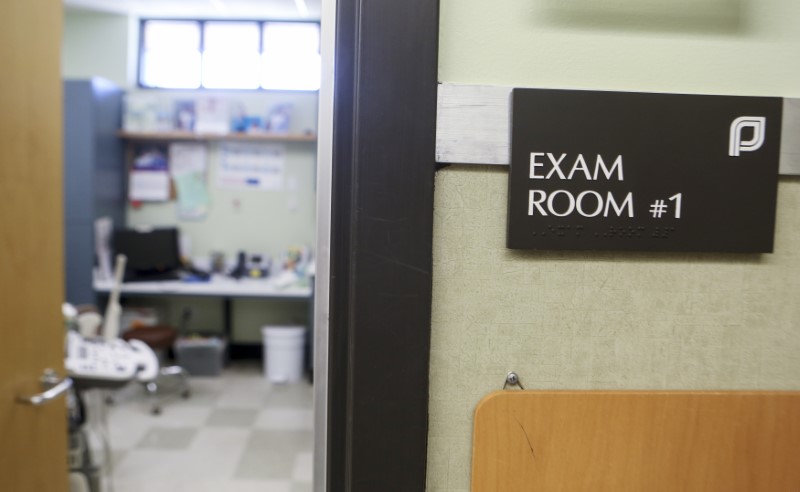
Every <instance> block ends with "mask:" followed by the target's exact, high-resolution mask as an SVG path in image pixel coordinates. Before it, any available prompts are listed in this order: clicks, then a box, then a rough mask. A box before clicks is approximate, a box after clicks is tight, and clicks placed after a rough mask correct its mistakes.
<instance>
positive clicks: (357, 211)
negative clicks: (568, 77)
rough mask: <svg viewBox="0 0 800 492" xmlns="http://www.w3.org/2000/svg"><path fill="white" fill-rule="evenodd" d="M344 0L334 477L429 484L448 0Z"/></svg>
mask: <svg viewBox="0 0 800 492" xmlns="http://www.w3.org/2000/svg"><path fill="white" fill-rule="evenodd" d="M336 10H337V11H336V52H335V60H336V75H335V88H334V91H335V92H334V99H333V145H332V189H331V202H332V203H331V223H330V227H331V231H330V284H329V324H328V326H329V338H328V349H329V350H328V398H327V405H328V416H327V441H328V442H327V449H326V453H327V463H326V483H327V491H329V492H345V491H346V492H378V491H379V492H392V491H400V492H416V491H424V490H425V468H426V462H427V441H428V372H429V358H430V331H431V327H430V322H431V290H432V284H431V269H432V265H431V263H432V260H431V255H432V249H431V248H432V245H431V243H432V227H433V186H434V173H435V162H434V161H435V140H436V91H437V71H438V37H439V2H438V0H403V1H396V0H371V1H365V0H337V7H336Z"/></svg>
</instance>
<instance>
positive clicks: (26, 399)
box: [17, 369, 72, 406]
mask: <svg viewBox="0 0 800 492" xmlns="http://www.w3.org/2000/svg"><path fill="white" fill-rule="evenodd" d="M41 382H42V387H44V388H47V390H45V391H43V392H42V393H39V394H38V395H32V396H17V403H24V404H26V405H34V406H39V405H44V404H45V403H47V402H49V401H53V400H55V399H56V398H58V397H59V396H61V395H62V394H64V393H66V392H67V390H68V389H70V388H72V379H70V378H69V377H65V378H64V379H62V380H61V381H59V380H58V376H57V375H56V373H55V371H53V370H52V369H46V370H45V371H44V375H42V377H41Z"/></svg>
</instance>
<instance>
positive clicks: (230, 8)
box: [64, 0, 321, 20]
mask: <svg viewBox="0 0 800 492" xmlns="http://www.w3.org/2000/svg"><path fill="white" fill-rule="evenodd" d="M320 2H321V0H64V5H65V6H66V7H67V8H77V9H85V10H97V11H101V12H111V13H118V14H127V15H133V16H136V17H160V18H182V17H189V18H195V19H198V18H203V19H217V18H227V19H281V20H295V19H305V20H319V18H320Z"/></svg>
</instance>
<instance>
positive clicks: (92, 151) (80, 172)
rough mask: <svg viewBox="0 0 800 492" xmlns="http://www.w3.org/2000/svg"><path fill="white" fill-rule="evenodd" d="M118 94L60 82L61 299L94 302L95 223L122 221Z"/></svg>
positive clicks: (107, 87)
mask: <svg viewBox="0 0 800 492" xmlns="http://www.w3.org/2000/svg"><path fill="white" fill-rule="evenodd" d="M121 121H122V90H121V89H120V88H119V87H117V86H116V85H114V84H112V83H111V82H109V81H106V80H103V79H100V78H92V79H86V80H65V81H64V234H65V237H64V239H65V240H64V245H65V257H64V263H65V268H66V272H65V278H66V285H65V288H66V299H65V300H66V301H68V302H71V303H73V304H86V303H95V295H94V290H93V288H92V269H93V268H94V265H95V254H94V252H95V247H94V220H95V219H96V218H99V217H109V218H111V220H112V221H113V223H114V226H115V227H121V226H123V225H124V221H125V166H124V156H123V147H122V143H121V141H120V139H119V136H118V132H119V128H120V123H121Z"/></svg>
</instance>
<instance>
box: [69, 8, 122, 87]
mask: <svg viewBox="0 0 800 492" xmlns="http://www.w3.org/2000/svg"><path fill="white" fill-rule="evenodd" d="M130 22H131V20H130V18H129V17H128V16H125V15H118V14H108V13H103V12H93V11H89V10H78V9H65V10H64V34H63V45H62V53H61V62H62V73H63V75H64V78H69V79H87V78H91V77H102V78H104V79H108V80H110V81H112V82H114V83H115V84H117V85H118V86H120V87H128V86H129V83H128V81H129V80H133V79H132V78H129V72H130V70H129V56H128V46H129V41H128V40H129V32H130V29H129V25H130Z"/></svg>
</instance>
